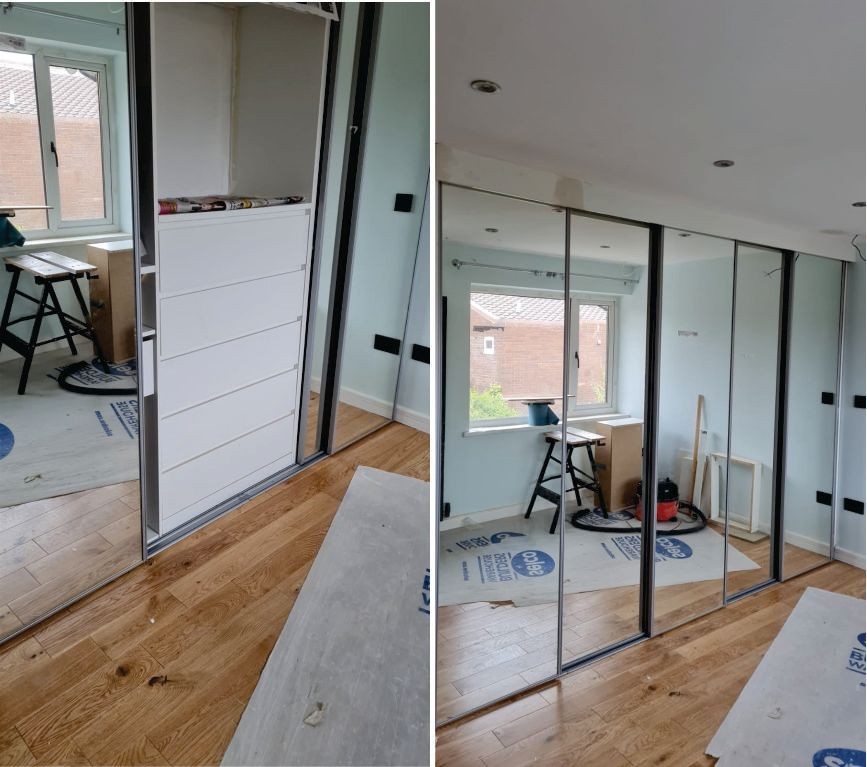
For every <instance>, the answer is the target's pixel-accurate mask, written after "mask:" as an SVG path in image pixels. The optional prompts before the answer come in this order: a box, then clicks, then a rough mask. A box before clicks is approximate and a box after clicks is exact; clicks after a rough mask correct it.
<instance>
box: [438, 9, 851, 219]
mask: <svg viewBox="0 0 867 767" xmlns="http://www.w3.org/2000/svg"><path fill="white" fill-rule="evenodd" d="M436 30H437V34H436V41H437V43H436V44H437V51H436V66H437V70H436V89H437V90H436V99H437V101H436V105H437V108H436V114H437V141H439V142H441V143H444V144H446V145H448V146H450V147H453V148H456V149H463V150H466V151H470V152H475V153H477V154H481V155H485V156H489V157H495V158H500V159H505V160H509V161H511V162H514V163H518V164H522V165H526V166H529V167H535V168H540V169H543V170H550V171H553V172H556V173H559V174H561V175H565V176H572V177H577V178H581V179H583V180H585V181H587V182H588V183H595V184H600V185H606V186H611V187H615V188H623V189H629V190H630V191H635V192H642V193H649V194H655V195H660V196H665V197H669V198H672V199H683V200H689V201H690V202H691V203H692V204H699V205H703V206H707V207H710V208H714V209H717V210H720V211H724V212H727V213H732V214H740V215H745V216H750V217H752V218H756V219H760V220H764V221H767V222H772V223H776V224H780V225H785V226H789V227H792V228H796V229H798V230H801V231H813V232H818V231H821V230H823V229H829V230H841V231H844V232H848V233H853V234H854V233H856V232H861V233H863V232H864V209H856V208H853V207H852V206H851V203H852V202H854V201H856V200H864V199H865V190H864V170H865V125H864V114H865V3H864V2H863V0H833V2H819V1H817V0H717V1H715V0H653V2H648V1H647V0H604V2H600V0H543V1H540V2H526V0H472V1H470V0H438V2H437V3H436ZM477 78H481V79H490V80H494V81H496V82H498V83H499V84H500V85H501V86H502V91H501V92H500V93H497V94H493V95H486V94H481V93H477V92H475V91H473V90H471V89H470V88H469V82H470V81H471V80H473V79H477ZM719 159H727V160H728V159H730V160H734V161H735V165H734V167H732V168H714V167H713V166H712V162H713V161H714V160H719Z"/></svg>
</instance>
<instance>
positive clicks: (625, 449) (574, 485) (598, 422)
mask: <svg viewBox="0 0 867 767" xmlns="http://www.w3.org/2000/svg"><path fill="white" fill-rule="evenodd" d="M570 222H571V226H570V259H569V263H570V266H569V271H570V281H569V292H570V305H571V311H570V326H571V333H570V349H569V353H568V356H567V359H568V365H569V390H568V392H569V429H570V432H569V434H570V436H569V440H568V443H569V444H568V453H569V458H568V460H567V469H568V475H569V476H568V478H567V486H568V490H567V494H566V525H565V528H564V554H563V594H564V596H563V663H564V664H566V663H570V662H572V661H575V660H576V659H579V658H581V657H583V656H586V655H589V654H592V653H594V652H597V651H600V650H603V649H605V648H606V647H609V646H610V645H612V644H615V643H617V642H621V641H623V640H625V639H629V638H630V637H632V636H635V635H636V634H638V633H639V631H640V629H639V623H638V620H639V617H638V614H639V579H640V570H641V562H640V551H641V522H640V520H639V519H638V518H637V517H636V511H635V500H634V499H635V495H636V491H637V488H638V484H639V481H640V480H641V476H642V461H641V456H642V445H643V417H644V394H645V392H644V378H645V375H644V367H645V365H644V361H645V349H646V343H647V340H646V324H647V272H648V268H647V267H648V247H649V232H648V230H647V229H646V228H645V227H642V226H637V225H631V224H624V223H621V222H618V221H611V220H607V219H604V218H599V217H594V216H587V215H581V214H578V213H572V214H571V215H570Z"/></svg>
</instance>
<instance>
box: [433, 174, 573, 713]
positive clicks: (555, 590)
mask: <svg viewBox="0 0 867 767" xmlns="http://www.w3.org/2000/svg"><path fill="white" fill-rule="evenodd" d="M441 192H442V197H441V208H440V215H441V227H442V242H441V253H442V264H441V285H442V294H443V298H444V310H443V342H442V348H443V350H444V355H443V364H444V371H443V372H444V375H443V380H444V381H445V388H444V399H445V411H444V432H445V433H444V442H443V450H444V461H443V480H442V481H443V496H442V497H443V508H442V512H441V519H440V523H439V541H438V550H439V593H438V636H437V720H438V721H444V720H448V719H451V718H453V717H455V716H458V715H460V714H463V713H466V712H468V711H471V710H473V709H476V708H478V707H481V706H484V705H485V704H488V703H491V702H493V701H495V700H497V699H499V698H502V697H504V696H507V695H510V694H512V693H515V692H518V691H519V690H521V689H523V688H525V687H528V686H530V685H532V684H535V683H537V682H540V681H542V680H544V679H546V678H550V677H552V676H554V675H555V674H556V673H557V670H558V664H557V640H558V631H557V629H558V615H559V604H558V594H559V579H560V573H559V567H558V563H559V561H560V535H559V524H558V521H559V520H558V509H559V494H560V491H561V472H560V464H559V463H557V461H556V459H557V458H559V456H560V455H561V454H562V440H561V435H562V422H561V419H562V418H563V417H564V412H565V409H566V408H564V403H563V351H564V327H565V326H564V320H565V311H566V304H565V294H564V271H565V228H566V218H565V214H564V212H563V211H562V210H558V209H554V208H552V207H550V206H548V205H540V204H536V203H530V202H524V201H520V200H514V199H510V198H506V197H501V196H498V195H492V194H486V193H482V192H475V191H470V190H467V189H463V188H457V187H452V186H447V185H445V186H443V187H442V189H441Z"/></svg>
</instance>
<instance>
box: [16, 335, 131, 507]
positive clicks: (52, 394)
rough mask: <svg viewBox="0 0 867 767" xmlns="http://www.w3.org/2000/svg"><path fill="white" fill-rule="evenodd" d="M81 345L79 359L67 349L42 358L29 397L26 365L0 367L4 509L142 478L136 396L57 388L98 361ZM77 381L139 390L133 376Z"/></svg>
mask: <svg viewBox="0 0 867 767" xmlns="http://www.w3.org/2000/svg"><path fill="white" fill-rule="evenodd" d="M79 347H80V348H79V354H78V356H77V357H73V356H71V355H70V354H69V350H68V349H64V350H60V351H56V350H55V351H50V352H44V353H42V354H37V355H36V356H35V357H34V359H33V366H32V367H31V368H30V378H29V380H28V382H27V392H26V394H23V395H19V394H18V393H17V389H18V376H19V374H20V373H21V366H22V364H23V361H22V360H20V359H19V360H12V361H9V362H4V363H2V364H0V507H5V506H15V505H16V504H19V503H28V502H30V501H36V500H40V499H42V498H51V497H53V496H56V495H65V494H66V493H75V492H78V491H80V490H89V489H90V488H93V487H102V486H103V485H113V484H115V483H119V482H126V481H128V480H131V479H138V473H139V464H138V428H139V426H138V398H137V397H136V396H135V395H134V394H133V395H129V394H115V395H111V394H105V395H102V394H99V395H94V394H74V393H72V392H68V391H64V390H63V389H61V388H60V387H59V386H58V385H57V380H56V379H57V374H58V368H59V367H61V366H63V365H68V364H70V363H73V362H78V361H79V360H90V359H92V356H88V355H87V354H86V353H85V351H84V348H83V347H84V344H83V343H82V344H79ZM118 369H119V370H122V371H124V372H130V370H131V369H129V368H127V367H125V366H119V368H118ZM71 382H72V383H75V384H77V385H82V386H90V385H97V384H101V385H109V386H135V378H134V377H130V376H126V375H124V376H106V375H105V374H102V373H100V371H98V370H97V369H95V368H93V367H92V366H88V367H87V368H85V369H84V370H82V371H81V373H79V374H78V375H77V376H75V377H74V378H72V379H71Z"/></svg>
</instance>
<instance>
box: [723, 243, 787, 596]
mask: <svg viewBox="0 0 867 767" xmlns="http://www.w3.org/2000/svg"><path fill="white" fill-rule="evenodd" d="M781 279H782V253H781V252H780V251H778V250H771V249H766V248H757V247H753V246H749V245H744V244H742V243H738V244H737V262H736V267H735V310H734V340H733V344H732V374H731V375H732V394H731V432H730V454H729V460H728V464H727V465H726V467H725V470H724V473H723V474H722V476H721V478H720V482H721V483H724V487H725V488H726V490H725V496H724V497H725V512H724V519H725V521H726V523H727V525H728V527H727V532H728V542H729V544H730V546H731V548H732V550H737V551H738V552H740V553H741V554H743V555H744V557H745V559H742V558H740V557H729V558H728V562H727V571H726V576H727V583H726V592H727V594H737V593H738V592H740V591H743V590H744V589H747V588H750V587H752V586H755V585H757V584H759V583H763V582H764V581H766V580H768V579H769V578H770V577H771V574H772V572H773V569H772V560H773V541H772V535H773V521H772V509H773V476H774V432H775V420H776V419H775V413H776V406H777V371H778V369H779V359H778V358H779V349H778V347H779V339H780V301H781V296H780V283H781Z"/></svg>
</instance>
